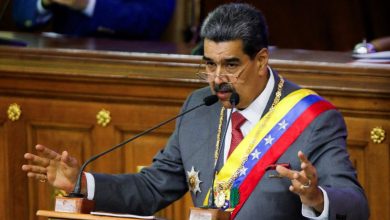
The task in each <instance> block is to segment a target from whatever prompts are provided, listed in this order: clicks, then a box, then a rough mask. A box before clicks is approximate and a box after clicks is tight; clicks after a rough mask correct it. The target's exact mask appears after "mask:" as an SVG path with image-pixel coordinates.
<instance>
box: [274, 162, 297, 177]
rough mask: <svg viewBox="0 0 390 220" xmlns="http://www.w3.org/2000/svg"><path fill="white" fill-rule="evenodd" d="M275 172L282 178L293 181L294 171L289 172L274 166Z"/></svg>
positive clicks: (281, 167)
mask: <svg viewBox="0 0 390 220" xmlns="http://www.w3.org/2000/svg"><path fill="white" fill-rule="evenodd" d="M276 172H278V173H279V174H280V175H281V176H283V177H287V178H289V179H290V180H293V179H294V174H295V173H296V171H293V170H290V169H288V168H286V167H283V166H280V165H277V166H276Z"/></svg>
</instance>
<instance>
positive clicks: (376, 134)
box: [371, 126, 386, 144]
mask: <svg viewBox="0 0 390 220" xmlns="http://www.w3.org/2000/svg"><path fill="white" fill-rule="evenodd" d="M385 138H386V131H385V130H384V129H383V128H382V127H380V126H377V127H375V128H373V129H372V130H371V140H372V142H374V143H375V144H380V143H382V142H383V141H384V140H385Z"/></svg>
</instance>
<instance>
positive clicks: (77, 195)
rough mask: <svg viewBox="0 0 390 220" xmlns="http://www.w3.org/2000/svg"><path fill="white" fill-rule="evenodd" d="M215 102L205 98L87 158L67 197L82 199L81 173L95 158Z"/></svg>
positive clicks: (211, 96) (213, 96) (208, 97)
mask: <svg viewBox="0 0 390 220" xmlns="http://www.w3.org/2000/svg"><path fill="white" fill-rule="evenodd" d="M217 101H218V96H216V95H210V96H207V97H205V98H204V99H203V103H201V104H199V105H197V106H195V107H192V108H190V109H188V110H186V111H184V112H182V113H180V114H178V115H176V116H174V117H172V118H170V119H168V120H166V121H163V122H161V123H159V124H157V125H156V126H154V127H152V128H149V129H148V130H145V131H143V132H141V133H139V134H137V135H135V136H133V137H131V138H129V139H127V140H125V141H123V142H121V143H119V144H117V145H115V146H114V147H112V148H110V149H108V150H106V151H104V152H102V153H100V154H97V155H95V156H93V157H91V158H89V159H88V160H87V161H85V162H84V163H83V165H82V166H81V168H80V171H79V173H78V176H77V181H76V184H75V187H74V189H73V192H71V193H70V194H69V195H68V197H72V198H82V197H84V195H83V194H81V177H82V174H83V171H84V169H85V167H86V166H87V165H88V164H89V163H91V162H92V161H94V160H96V159H97V158H99V157H101V156H103V155H105V154H107V153H110V152H111V151H113V150H116V149H117V148H119V147H122V146H123V145H125V144H127V143H129V142H131V141H133V140H135V139H137V138H139V137H141V136H143V135H145V134H148V133H150V132H151V131H154V130H156V129H157V128H159V127H161V126H163V125H165V124H167V123H169V122H171V121H173V120H175V119H176V118H179V117H181V116H183V115H185V114H187V113H189V112H191V111H193V110H195V109H197V108H199V107H201V106H204V105H205V106H210V105H213V104H214V103H216V102H217Z"/></svg>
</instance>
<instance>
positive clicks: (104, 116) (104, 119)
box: [96, 109, 111, 127]
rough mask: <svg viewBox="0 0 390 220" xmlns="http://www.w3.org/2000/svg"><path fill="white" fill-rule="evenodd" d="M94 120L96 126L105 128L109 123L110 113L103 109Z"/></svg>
mask: <svg viewBox="0 0 390 220" xmlns="http://www.w3.org/2000/svg"><path fill="white" fill-rule="evenodd" d="M96 120H97V124H98V125H100V126H102V127H106V126H107V125H108V124H109V123H110V121H111V116H110V112H109V111H107V110H105V109H102V110H100V111H99V112H98V113H97V115H96Z"/></svg>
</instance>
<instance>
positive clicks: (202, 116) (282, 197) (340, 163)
mask: <svg viewBox="0 0 390 220" xmlns="http://www.w3.org/2000/svg"><path fill="white" fill-rule="evenodd" d="M279 80H280V79H279V77H278V75H277V74H275V81H276V83H275V88H274V91H273V97H271V98H270V100H269V101H268V104H267V108H266V110H267V109H269V107H270V105H271V103H272V101H273V98H274V94H275V92H276V86H277V84H278V81H279ZM298 88H299V87H298V86H296V85H294V84H292V83H290V82H289V81H286V82H285V86H284V88H283V95H282V97H285V96H286V95H287V94H289V93H291V92H292V91H294V90H296V89H298ZM210 94H211V93H210V88H203V89H200V90H198V91H195V92H194V93H193V94H192V95H191V96H190V97H189V98H188V99H187V101H186V102H185V104H184V106H183V110H186V109H189V108H190V107H193V106H195V105H197V104H199V103H202V99H203V98H204V97H205V96H208V95H210ZM220 110H221V104H220V103H217V104H214V105H212V106H210V107H203V108H200V109H198V110H195V111H193V112H191V113H189V114H187V115H185V116H183V117H182V118H180V119H178V121H177V124H176V129H175V131H174V133H173V134H172V136H171V137H170V139H169V142H168V143H167V145H166V147H165V148H164V149H163V150H162V151H161V152H160V153H159V154H157V156H156V157H155V158H154V162H153V165H152V166H151V167H149V168H145V169H143V170H142V172H141V173H139V174H134V175H115V176H112V175H104V174H94V177H95V179H96V192H95V200H96V205H97V209H99V210H106V211H116V212H135V213H142V214H151V213H153V212H155V211H157V210H159V209H161V208H163V207H165V206H167V205H168V204H170V203H171V202H173V201H175V200H176V199H178V198H180V197H181V196H182V195H183V194H184V193H185V192H186V191H187V190H188V186H187V181H186V175H187V174H186V171H190V170H191V167H194V168H195V170H196V171H199V178H200V180H201V181H202V183H201V184H200V189H201V192H200V193H197V194H196V195H194V194H193V193H192V198H193V202H194V204H195V206H202V203H203V200H204V199H205V196H206V194H207V191H208V190H209V189H210V186H211V182H212V173H213V164H214V151H215V143H216V134H217V127H218V120H219V113H220ZM346 136H347V131H346V127H345V123H344V120H343V118H342V116H341V114H340V113H339V112H338V111H336V110H330V111H326V112H324V113H322V114H321V115H320V116H319V117H318V118H316V119H315V120H314V121H313V122H312V123H311V124H310V125H309V126H308V127H307V128H306V129H305V130H304V132H303V133H302V134H301V135H300V137H299V138H298V139H297V140H296V141H295V142H294V143H293V144H292V145H291V146H290V147H289V149H288V150H287V151H286V152H285V153H284V154H283V155H282V156H281V157H280V158H279V160H278V163H283V162H289V163H290V164H291V166H292V169H295V170H300V161H299V159H298V157H297V152H298V151H299V150H302V151H303V152H304V153H305V154H306V155H307V156H308V158H309V159H310V161H311V162H312V163H313V164H314V166H315V167H316V168H317V171H318V177H319V185H320V186H321V187H322V188H323V189H325V190H326V192H327V194H328V197H329V201H330V205H329V208H330V210H329V217H330V218H329V219H336V215H337V216H339V217H340V216H345V217H346V219H353V220H356V219H368V215H369V211H368V205H367V201H366V198H365V195H364V192H363V189H362V188H361V187H360V185H359V183H358V181H357V179H356V173H355V170H354V168H353V167H352V165H351V162H350V160H349V155H348V153H347V150H346V147H345V146H346V143H345V138H346ZM268 172H274V171H268ZM268 172H267V173H265V175H264V176H263V178H262V179H261V181H260V182H259V183H258V185H257V187H256V188H255V189H254V191H253V193H252V194H251V195H250V197H249V198H248V200H247V201H246V203H245V204H244V206H243V207H242V209H241V210H240V212H239V213H238V214H237V216H236V219H243V220H247V219H269V220H276V219H281V220H282V219H283V220H284V219H304V217H303V216H302V215H301V208H302V203H301V201H300V199H299V196H297V195H296V194H294V193H291V192H290V191H289V190H288V187H289V185H291V182H290V180H288V179H286V178H284V179H279V178H268V175H269V173H268Z"/></svg>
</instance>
